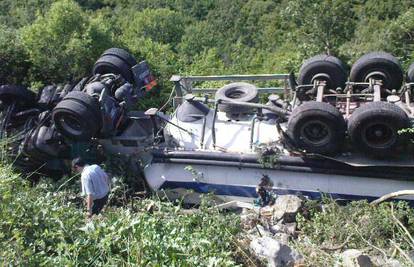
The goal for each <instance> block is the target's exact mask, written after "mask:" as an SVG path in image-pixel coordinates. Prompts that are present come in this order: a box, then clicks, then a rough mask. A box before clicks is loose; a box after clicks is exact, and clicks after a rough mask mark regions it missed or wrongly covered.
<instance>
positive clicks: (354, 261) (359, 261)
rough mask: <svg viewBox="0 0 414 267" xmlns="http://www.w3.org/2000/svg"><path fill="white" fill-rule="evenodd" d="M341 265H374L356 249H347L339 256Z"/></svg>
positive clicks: (361, 266)
mask: <svg viewBox="0 0 414 267" xmlns="http://www.w3.org/2000/svg"><path fill="white" fill-rule="evenodd" d="M341 259H342V263H341V266H344V267H371V266H374V264H373V263H372V261H371V258H370V257H369V256H368V255H365V254H363V253H362V251H360V250H357V249H348V250H345V251H344V252H343V253H342V254H341Z"/></svg>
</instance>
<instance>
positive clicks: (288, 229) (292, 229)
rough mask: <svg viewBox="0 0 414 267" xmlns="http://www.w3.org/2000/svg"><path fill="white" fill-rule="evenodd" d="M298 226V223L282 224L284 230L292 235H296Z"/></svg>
mask: <svg viewBox="0 0 414 267" xmlns="http://www.w3.org/2000/svg"><path fill="white" fill-rule="evenodd" d="M296 227H297V224H296V223H285V224H281V230H282V232H284V233H286V234H288V235H291V236H296Z"/></svg>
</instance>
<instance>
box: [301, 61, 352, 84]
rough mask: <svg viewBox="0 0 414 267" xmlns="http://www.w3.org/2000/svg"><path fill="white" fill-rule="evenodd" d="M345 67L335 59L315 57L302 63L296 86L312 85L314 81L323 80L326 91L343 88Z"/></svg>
mask: <svg viewBox="0 0 414 267" xmlns="http://www.w3.org/2000/svg"><path fill="white" fill-rule="evenodd" d="M347 76H348V74H347V67H346V66H345V64H344V63H343V62H342V61H341V60H340V59H339V58H337V57H334V56H329V55H317V56H314V57H311V58H309V59H308V60H306V61H305V62H303V64H302V66H301V67H300V70H299V77H298V84H299V85H303V84H312V83H313V81H314V80H324V81H326V83H327V87H328V89H336V88H338V87H341V88H344V87H345V82H346V79H347Z"/></svg>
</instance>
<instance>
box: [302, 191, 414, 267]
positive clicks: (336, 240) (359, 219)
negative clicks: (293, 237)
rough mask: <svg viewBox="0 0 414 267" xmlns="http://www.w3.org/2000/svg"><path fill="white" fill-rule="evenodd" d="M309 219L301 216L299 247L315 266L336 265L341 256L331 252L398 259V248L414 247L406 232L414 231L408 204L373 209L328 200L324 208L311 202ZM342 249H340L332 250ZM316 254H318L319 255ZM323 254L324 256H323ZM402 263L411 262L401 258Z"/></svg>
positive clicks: (358, 204)
mask: <svg viewBox="0 0 414 267" xmlns="http://www.w3.org/2000/svg"><path fill="white" fill-rule="evenodd" d="M307 206H308V207H307V210H308V218H306V217H304V216H303V215H299V216H298V227H299V228H300V229H301V236H299V239H298V241H296V242H295V246H297V248H298V249H299V250H300V251H302V253H304V255H305V256H306V257H307V261H308V262H309V264H311V265H325V266H327V265H331V264H332V265H333V264H334V262H335V261H336V260H337V257H338V255H337V254H335V253H332V254H328V253H326V252H325V251H324V249H326V248H327V250H328V251H329V250H332V251H336V250H344V249H347V248H357V249H363V250H364V251H365V253H368V254H370V255H376V254H379V255H382V256H386V257H388V258H392V257H394V256H395V253H396V251H398V248H399V249H401V250H403V251H409V250H411V249H412V247H413V246H414V243H413V242H412V240H410V237H409V236H408V235H407V233H406V232H405V230H404V229H403V228H402V227H401V226H400V225H399V223H401V224H402V225H405V228H406V230H408V232H409V233H413V232H414V216H413V210H412V208H410V207H409V206H408V204H407V203H406V202H402V201H401V202H398V203H392V202H387V203H382V204H380V205H378V206H372V205H370V204H369V203H368V202H366V201H355V202H351V203H349V204H348V205H346V206H340V205H338V204H337V203H336V202H335V201H333V200H331V199H328V198H325V199H324V201H323V204H322V209H321V207H320V205H318V204H317V203H315V202H307ZM335 247H339V248H338V249H332V248H335ZM315 252H316V253H315ZM321 255H324V256H323V257H321ZM399 257H400V260H401V262H406V261H407V260H408V259H407V258H405V256H404V255H401V254H400V255H399Z"/></svg>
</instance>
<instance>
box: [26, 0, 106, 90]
mask: <svg viewBox="0 0 414 267" xmlns="http://www.w3.org/2000/svg"><path fill="white" fill-rule="evenodd" d="M109 27H110V26H109V25H108V24H107V23H106V22H105V18H103V17H102V16H99V14H97V15H94V16H92V14H90V13H89V12H88V13H87V12H84V11H83V10H82V9H81V8H80V6H79V5H77V4H76V3H74V2H72V1H70V0H63V1H59V2H56V3H54V4H53V5H52V6H51V8H50V10H49V12H48V13H47V14H46V15H45V16H39V17H38V18H37V19H36V20H35V21H34V23H33V24H31V25H28V26H25V27H23V28H22V29H21V35H22V40H23V45H24V46H25V48H26V51H27V53H28V55H29V60H30V62H31V63H32V68H31V75H32V78H33V79H35V80H40V81H44V82H48V83H50V82H54V83H58V82H64V81H73V80H75V79H78V78H80V77H83V76H85V75H87V74H89V73H90V70H91V68H92V66H93V63H94V62H95V60H96V59H97V58H98V57H99V55H100V54H101V53H102V52H103V51H104V50H105V49H107V48H109V47H111V46H113V45H114V44H113V42H112V33H111V32H110V28H109Z"/></svg>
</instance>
